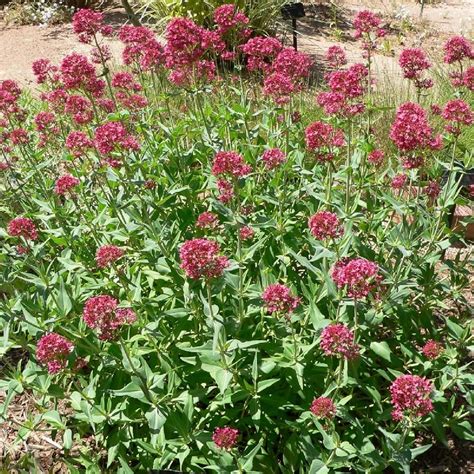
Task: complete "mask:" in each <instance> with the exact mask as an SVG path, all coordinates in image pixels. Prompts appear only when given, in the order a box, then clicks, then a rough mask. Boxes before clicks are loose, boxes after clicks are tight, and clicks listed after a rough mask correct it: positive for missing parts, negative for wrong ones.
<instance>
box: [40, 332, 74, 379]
mask: <svg viewBox="0 0 474 474" xmlns="http://www.w3.org/2000/svg"><path fill="white" fill-rule="evenodd" d="M73 350H74V344H73V343H72V342H71V341H69V340H68V339H66V338H65V337H63V336H60V335H59V334H56V333H55V332H51V333H49V334H45V335H44V336H42V337H41V338H40V340H39V341H38V343H37V345H36V358H37V359H38V362H40V363H41V364H44V365H46V366H47V367H48V372H49V373H50V374H57V373H58V372H60V371H61V370H63V369H64V368H65V367H66V365H67V358H68V357H69V354H70V353H71V352H72V351H73Z"/></svg>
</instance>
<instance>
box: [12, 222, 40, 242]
mask: <svg viewBox="0 0 474 474" xmlns="http://www.w3.org/2000/svg"><path fill="white" fill-rule="evenodd" d="M7 232H8V235H10V236H12V237H23V238H24V239H27V240H36V239H37V238H38V231H37V230H36V226H35V223H34V222H33V221H32V220H31V219H29V218H28V217H15V218H14V219H12V220H11V221H10V222H9V223H8V227H7Z"/></svg>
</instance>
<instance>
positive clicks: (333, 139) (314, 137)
mask: <svg viewBox="0 0 474 474" xmlns="http://www.w3.org/2000/svg"><path fill="white" fill-rule="evenodd" d="M305 139H306V146H307V147H308V149H309V150H310V151H312V152H313V153H315V155H316V158H317V159H318V160H320V161H331V160H332V159H333V158H334V156H335V153H336V150H337V149H338V148H341V147H343V146H344V145H345V139H344V133H343V131H342V130H340V129H336V128H334V127H333V126H332V125H330V124H328V123H324V122H313V123H312V124H310V125H308V127H306V130H305Z"/></svg>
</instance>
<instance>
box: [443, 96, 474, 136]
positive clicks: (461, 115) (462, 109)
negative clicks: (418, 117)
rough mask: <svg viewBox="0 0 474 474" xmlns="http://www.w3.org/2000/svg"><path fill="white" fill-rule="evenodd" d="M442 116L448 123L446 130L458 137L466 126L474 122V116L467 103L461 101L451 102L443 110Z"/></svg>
mask: <svg viewBox="0 0 474 474" xmlns="http://www.w3.org/2000/svg"><path fill="white" fill-rule="evenodd" d="M441 116H442V117H443V118H444V119H445V120H446V121H448V122H450V123H449V124H447V125H446V127H445V129H446V131H448V132H449V133H452V134H453V135H455V136H458V135H459V134H460V133H461V129H462V127H463V126H464V125H471V124H472V123H473V122H474V115H473V113H472V111H471V109H470V107H469V105H468V104H466V102H464V101H463V100H461V99H454V100H450V101H449V102H448V103H447V104H446V105H445V106H444V109H443V112H442V113H441Z"/></svg>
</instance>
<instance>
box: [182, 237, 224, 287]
mask: <svg viewBox="0 0 474 474" xmlns="http://www.w3.org/2000/svg"><path fill="white" fill-rule="evenodd" d="M219 252H220V245H219V244H218V243H217V242H216V241H214V240H209V239H192V240H188V241H186V242H184V244H183V245H182V246H181V248H180V250H179V256H180V259H181V268H182V269H183V270H184V271H185V272H186V275H187V276H188V277H189V278H192V279H193V280H197V279H199V278H205V279H211V278H218V277H220V276H221V275H222V274H223V272H224V270H225V268H226V267H228V266H229V261H228V259H227V257H224V256H222V255H219Z"/></svg>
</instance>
